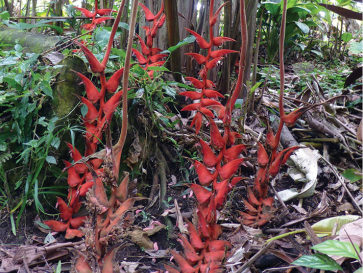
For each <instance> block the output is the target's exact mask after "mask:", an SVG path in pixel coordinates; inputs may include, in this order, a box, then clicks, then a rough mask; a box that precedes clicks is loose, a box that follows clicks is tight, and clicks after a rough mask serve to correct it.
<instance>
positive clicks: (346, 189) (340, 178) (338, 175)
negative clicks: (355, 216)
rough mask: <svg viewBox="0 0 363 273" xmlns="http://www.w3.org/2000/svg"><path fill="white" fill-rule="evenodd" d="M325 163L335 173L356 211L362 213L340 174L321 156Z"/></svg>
mask: <svg viewBox="0 0 363 273" xmlns="http://www.w3.org/2000/svg"><path fill="white" fill-rule="evenodd" d="M321 158H322V159H323V160H324V161H325V162H326V164H328V166H329V167H330V169H331V170H332V171H333V173H334V174H335V176H336V177H337V178H338V180H339V182H340V184H341V185H342V186H343V188H344V189H345V191H346V192H347V193H348V195H349V197H350V198H351V199H352V201H353V204H354V205H355V207H356V208H357V209H358V211H359V212H360V214H361V215H363V210H362V209H361V208H360V207H359V205H358V203H357V201H355V199H354V197H353V195H352V193H351V192H350V191H349V189H348V187H347V185H345V181H344V179H343V178H342V177H341V176H340V174H339V173H338V172H337V170H336V169H335V167H334V166H333V165H332V164H331V163H330V162H329V161H328V160H327V159H325V158H324V157H321Z"/></svg>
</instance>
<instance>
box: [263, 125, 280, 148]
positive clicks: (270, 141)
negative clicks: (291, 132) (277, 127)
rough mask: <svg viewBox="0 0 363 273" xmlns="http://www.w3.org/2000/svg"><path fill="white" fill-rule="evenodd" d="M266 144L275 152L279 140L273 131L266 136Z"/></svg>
mask: <svg viewBox="0 0 363 273" xmlns="http://www.w3.org/2000/svg"><path fill="white" fill-rule="evenodd" d="M266 144H267V145H268V146H269V147H270V148H271V150H275V149H276V148H277V146H278V145H279V139H277V138H276V136H275V135H274V133H273V132H272V130H271V129H270V130H269V131H268V132H267V134H266Z"/></svg>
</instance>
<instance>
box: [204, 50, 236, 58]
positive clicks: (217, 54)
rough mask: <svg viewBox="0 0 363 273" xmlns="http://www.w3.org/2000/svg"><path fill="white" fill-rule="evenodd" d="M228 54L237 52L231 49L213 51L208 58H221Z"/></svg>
mask: <svg viewBox="0 0 363 273" xmlns="http://www.w3.org/2000/svg"><path fill="white" fill-rule="evenodd" d="M230 53H238V51H236V50H231V49H219V50H214V51H211V52H210V57H211V58H213V59H214V58H218V57H223V56H225V55H227V54H230Z"/></svg>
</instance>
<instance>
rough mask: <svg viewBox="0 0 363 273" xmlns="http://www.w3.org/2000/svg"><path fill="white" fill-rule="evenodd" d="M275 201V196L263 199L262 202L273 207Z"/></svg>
mask: <svg viewBox="0 0 363 273" xmlns="http://www.w3.org/2000/svg"><path fill="white" fill-rule="evenodd" d="M274 202H275V200H274V198H273V197H269V198H264V199H262V204H264V205H265V206H266V207H272V205H273V203H274Z"/></svg>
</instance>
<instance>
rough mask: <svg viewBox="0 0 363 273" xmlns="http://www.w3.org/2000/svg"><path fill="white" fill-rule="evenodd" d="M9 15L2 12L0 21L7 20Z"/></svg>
mask: <svg viewBox="0 0 363 273" xmlns="http://www.w3.org/2000/svg"><path fill="white" fill-rule="evenodd" d="M9 18H10V14H9V12H8V11H3V12H1V13H0V19H1V20H9Z"/></svg>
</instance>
